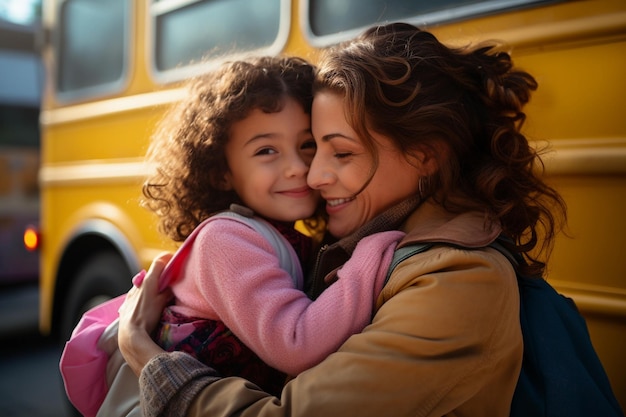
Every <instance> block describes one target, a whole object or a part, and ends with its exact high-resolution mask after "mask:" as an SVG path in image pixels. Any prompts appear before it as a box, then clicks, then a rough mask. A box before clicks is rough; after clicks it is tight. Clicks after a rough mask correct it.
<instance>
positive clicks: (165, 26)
mask: <svg viewBox="0 0 626 417" xmlns="http://www.w3.org/2000/svg"><path fill="white" fill-rule="evenodd" d="M281 3H282V4H281ZM181 4H182V6H181ZM150 7H151V13H150V15H151V16H152V30H153V34H152V36H151V40H152V41H153V44H152V48H151V49H152V56H153V57H152V61H153V62H152V65H153V71H154V72H155V73H156V74H157V75H162V74H163V73H169V74H171V73H174V74H177V73H178V77H177V78H180V77H182V76H184V75H186V74H187V72H184V71H182V72H181V71H177V70H179V69H180V67H181V66H193V64H194V63H198V62H199V61H203V60H205V59H206V58H214V57H219V56H224V55H228V54H231V53H233V52H235V51H236V52H238V53H239V52H247V51H255V52H258V53H264V54H272V53H277V52H278V51H280V49H281V48H282V47H283V44H284V42H285V40H286V36H287V34H286V29H287V28H288V27H289V24H288V21H289V10H290V8H289V2H285V1H282V0H255V1H249V0H212V1H203V0H196V1H187V2H180V1H171V0H154V1H153V2H152V4H151V6H150ZM241 22H245V24H242V23H241ZM281 24H282V25H283V27H281ZM188 28H193V30H188ZM174 77H176V75H174Z"/></svg>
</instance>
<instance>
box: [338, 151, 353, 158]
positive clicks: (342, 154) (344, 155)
mask: <svg viewBox="0 0 626 417" xmlns="http://www.w3.org/2000/svg"><path fill="white" fill-rule="evenodd" d="M352 155H353V153H352V152H336V153H335V158H337V159H345V158H349V157H351V156H352Z"/></svg>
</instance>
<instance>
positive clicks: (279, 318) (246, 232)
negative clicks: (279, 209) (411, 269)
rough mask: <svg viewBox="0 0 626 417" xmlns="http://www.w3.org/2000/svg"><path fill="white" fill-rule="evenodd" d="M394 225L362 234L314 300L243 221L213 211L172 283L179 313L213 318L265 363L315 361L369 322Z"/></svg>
mask: <svg viewBox="0 0 626 417" xmlns="http://www.w3.org/2000/svg"><path fill="white" fill-rule="evenodd" d="M403 236H404V233H402V232H399V231H392V232H383V233H378V234H375V235H372V236H368V237H366V238H364V239H363V240H362V241H361V242H360V243H359V244H358V245H357V247H356V249H355V251H354V254H353V256H352V258H351V259H350V260H349V261H348V262H347V263H346V264H345V265H344V266H342V267H341V268H340V269H339V271H338V273H337V276H338V278H339V279H338V280H337V282H335V283H334V284H332V285H331V286H330V287H329V288H328V289H327V290H326V291H324V293H323V294H322V295H321V296H320V297H319V298H318V299H317V300H315V301H312V300H310V299H309V298H308V297H307V296H306V294H305V293H304V292H302V290H301V289H300V288H296V286H295V284H294V281H293V280H292V279H291V277H290V276H289V274H288V273H287V272H286V271H285V270H283V269H281V268H280V266H279V262H278V258H277V256H276V253H275V251H274V249H273V247H272V246H271V245H270V244H269V243H268V242H267V241H266V240H265V239H264V238H263V236H261V234H259V233H258V232H256V231H255V230H253V229H252V228H251V227H249V226H247V225H245V224H243V223H240V222H238V221H236V220H234V219H233V220H231V219H224V218H218V219H215V220H214V221H209V222H207V223H205V225H204V226H202V230H200V231H199V232H198V235H197V238H196V240H195V242H194V243H193V245H192V247H191V250H190V252H189V256H188V258H187V259H186V262H185V265H184V267H183V275H182V277H181V278H182V279H180V280H178V281H177V282H176V283H175V284H174V285H173V286H172V289H173V291H174V295H175V296H176V306H174V307H173V309H174V310H175V311H177V312H179V313H182V314H184V315H187V316H194V317H202V318H207V319H213V320H221V321H223V322H224V324H225V325H226V326H228V327H229V328H230V329H231V330H232V331H233V333H235V334H236V335H237V336H238V337H239V338H240V339H241V340H242V341H243V342H244V343H245V344H246V345H247V346H248V347H250V348H251V349H252V350H253V351H254V352H255V353H256V354H257V355H259V357H260V358H261V359H262V360H264V361H265V362H266V363H267V364H269V365H270V366H272V367H274V368H276V369H279V370H280V371H283V372H285V373H287V374H289V375H297V374H298V373H300V372H302V371H304V370H305V369H308V368H310V367H312V366H314V365H316V364H318V363H319V362H321V361H322V360H323V359H324V358H325V357H326V356H328V355H329V354H330V353H332V352H334V351H336V350H337V349H338V348H339V346H340V345H341V344H342V343H343V342H344V341H345V340H347V339H348V337H350V336H351V335H352V334H354V333H358V332H360V331H361V330H363V328H364V327H365V326H366V325H368V324H369V323H370V320H371V316H372V308H373V305H374V302H375V301H376V298H377V297H378V294H379V292H380V291H381V289H382V286H383V282H384V279H385V275H386V273H387V269H388V267H389V264H390V262H391V258H392V256H393V251H394V249H395V246H396V244H397V242H398V241H399V240H400V239H401V238H402V237H403Z"/></svg>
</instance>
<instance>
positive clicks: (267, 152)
mask: <svg viewBox="0 0 626 417" xmlns="http://www.w3.org/2000/svg"><path fill="white" fill-rule="evenodd" d="M275 153H276V150H275V149H272V148H261V149H259V150H258V151H256V152H255V153H254V155H255V156H256V155H273V154H275Z"/></svg>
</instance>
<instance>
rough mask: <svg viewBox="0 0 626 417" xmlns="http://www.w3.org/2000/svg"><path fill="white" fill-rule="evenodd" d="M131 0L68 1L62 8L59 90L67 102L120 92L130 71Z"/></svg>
mask: <svg viewBox="0 0 626 417" xmlns="http://www.w3.org/2000/svg"><path fill="white" fill-rule="evenodd" d="M129 3H130V2H129V1H128V0H66V1H64V2H62V3H61V5H60V13H59V17H60V24H59V26H58V32H57V33H56V36H58V40H57V42H58V45H59V48H58V50H57V53H58V65H59V71H58V72H57V90H58V93H59V96H60V97H61V98H65V99H68V98H69V99H72V98H76V97H84V96H85V95H98V94H103V93H105V92H111V90H119V88H120V86H121V85H122V83H123V81H124V72H125V69H126V67H127V62H126V59H125V57H126V54H125V50H126V48H127V47H128V31H129V28H128V25H129V23H128V20H129V15H130V7H129Z"/></svg>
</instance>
